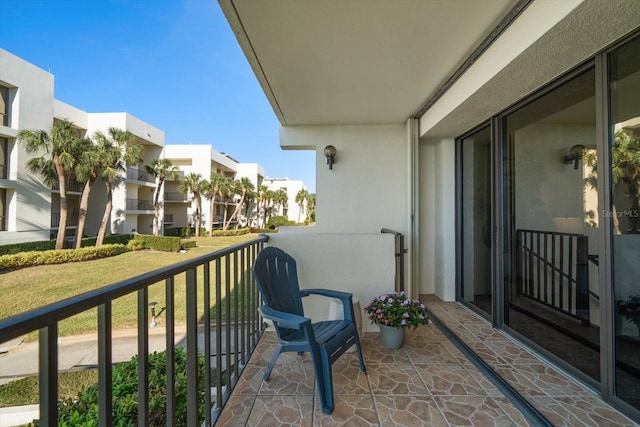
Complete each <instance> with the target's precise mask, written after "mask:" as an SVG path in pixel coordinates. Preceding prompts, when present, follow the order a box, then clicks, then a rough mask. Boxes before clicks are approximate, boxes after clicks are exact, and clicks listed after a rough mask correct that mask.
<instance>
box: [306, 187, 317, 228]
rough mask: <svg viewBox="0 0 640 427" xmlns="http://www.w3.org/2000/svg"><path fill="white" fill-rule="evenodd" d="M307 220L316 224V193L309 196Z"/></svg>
mask: <svg viewBox="0 0 640 427" xmlns="http://www.w3.org/2000/svg"><path fill="white" fill-rule="evenodd" d="M307 219H308V220H309V222H316V193H309V195H308V196H307Z"/></svg>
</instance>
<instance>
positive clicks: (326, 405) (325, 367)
mask: <svg viewBox="0 0 640 427" xmlns="http://www.w3.org/2000/svg"><path fill="white" fill-rule="evenodd" d="M320 369H321V371H322V373H321V375H317V374H316V381H317V382H318V391H319V393H318V394H319V395H320V405H321V406H322V412H323V413H325V414H330V413H332V412H333V409H334V408H335V404H334V402H333V372H332V371H331V364H330V363H329V360H328V358H327V357H326V355H324V356H323V357H322V361H321V368H320Z"/></svg>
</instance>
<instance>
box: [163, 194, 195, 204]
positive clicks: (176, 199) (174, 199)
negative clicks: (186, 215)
mask: <svg viewBox="0 0 640 427" xmlns="http://www.w3.org/2000/svg"><path fill="white" fill-rule="evenodd" d="M164 202H165V203H189V202H191V197H189V196H187V195H186V194H185V193H182V192H180V191H165V193H164Z"/></svg>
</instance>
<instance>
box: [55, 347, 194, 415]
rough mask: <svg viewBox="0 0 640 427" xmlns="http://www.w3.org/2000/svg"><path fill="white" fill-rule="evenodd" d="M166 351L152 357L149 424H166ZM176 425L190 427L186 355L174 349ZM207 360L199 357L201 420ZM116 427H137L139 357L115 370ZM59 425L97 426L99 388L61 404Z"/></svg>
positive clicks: (150, 364)
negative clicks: (205, 362) (188, 421)
mask: <svg viewBox="0 0 640 427" xmlns="http://www.w3.org/2000/svg"><path fill="white" fill-rule="evenodd" d="M166 357H167V356H166V351H163V352H160V353H158V352H154V353H152V354H150V355H149V388H148V393H149V424H148V425H150V426H164V425H166V415H167V414H166V406H167V404H166V400H167V396H166V387H167V377H166ZM175 372H176V374H175V404H176V426H186V425H187V424H186V423H187V353H186V351H185V349H184V348H183V347H177V348H176V349H175ZM204 376H205V367H204V357H202V356H199V357H198V383H199V384H198V418H199V419H200V420H203V419H204V397H205V394H204ZM112 390H113V425H115V426H136V425H137V419H138V356H134V357H133V358H132V359H131V360H130V361H128V362H123V363H119V364H117V365H115V366H114V368H113V387H112ZM58 411H59V412H58V425H59V426H78V425H83V426H93V425H96V426H97V425H98V423H97V420H98V387H97V385H91V386H88V387H83V388H82V390H80V392H79V393H78V396H77V397H75V398H73V399H66V400H63V401H61V402H59V403H58Z"/></svg>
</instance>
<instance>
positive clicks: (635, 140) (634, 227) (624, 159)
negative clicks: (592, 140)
mask: <svg viewBox="0 0 640 427" xmlns="http://www.w3.org/2000/svg"><path fill="white" fill-rule="evenodd" d="M584 162H585V164H587V165H588V166H589V167H590V168H591V173H590V174H589V176H587V177H586V178H585V182H586V184H587V185H589V186H590V187H591V188H593V189H597V184H598V159H597V156H596V152H595V151H587V152H586V153H585V155H584ZM611 180H612V188H613V189H614V195H615V193H616V187H617V185H618V184H619V183H622V184H624V185H625V187H626V190H627V191H626V192H627V194H628V197H629V198H630V199H631V200H630V204H629V209H628V210H624V211H623V212H625V214H626V215H625V216H628V217H629V230H628V232H629V233H632V234H636V233H638V232H639V227H640V138H639V137H636V136H632V135H629V134H628V133H627V132H626V131H625V130H619V131H618V132H616V134H615V136H614V141H613V145H612V147H611ZM615 202H616V200H615V198H614V200H613V203H612V206H611V210H612V212H611V217H612V220H613V228H614V230H615V232H616V234H618V235H620V234H623V233H622V230H621V228H620V221H619V219H618V209H617V207H616V204H615Z"/></svg>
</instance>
